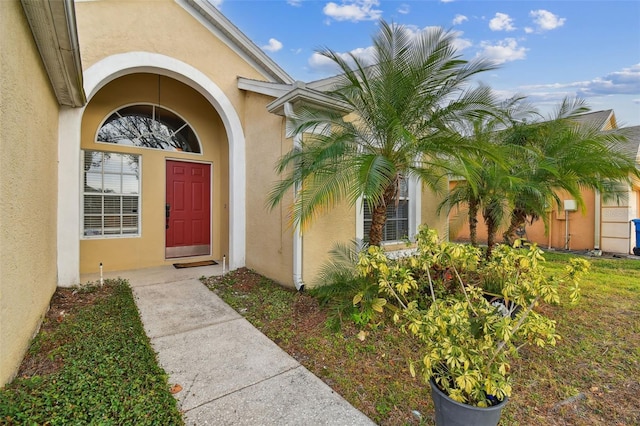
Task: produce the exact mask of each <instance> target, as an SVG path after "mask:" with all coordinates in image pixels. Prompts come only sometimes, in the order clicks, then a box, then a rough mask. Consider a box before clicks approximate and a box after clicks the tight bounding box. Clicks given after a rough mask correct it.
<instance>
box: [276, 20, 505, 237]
mask: <svg viewBox="0 0 640 426" xmlns="http://www.w3.org/2000/svg"><path fill="white" fill-rule="evenodd" d="M455 38H456V35H455V33H453V32H447V31H445V30H442V29H430V30H428V31H423V32H421V33H420V34H417V35H415V34H412V33H411V32H410V31H409V30H408V29H406V28H404V27H402V26H398V25H393V24H388V23H386V22H384V21H381V22H380V30H379V32H378V33H377V34H376V35H375V36H374V38H373V52H374V53H373V61H372V62H373V63H372V65H369V64H367V63H365V62H364V61H363V60H361V59H360V58H358V57H357V56H355V55H353V54H350V56H349V61H347V60H344V59H343V58H342V57H341V56H340V55H339V54H338V53H336V52H334V51H332V50H329V49H326V50H323V51H321V52H320V53H321V54H322V55H324V56H325V57H327V58H329V59H330V60H332V61H333V62H334V63H335V64H336V65H337V66H338V67H339V69H340V71H341V75H340V77H339V83H338V84H337V86H336V88H335V90H333V91H332V92H330V94H331V95H333V96H334V97H335V98H336V99H337V100H339V101H341V102H343V103H344V104H346V105H348V106H349V108H350V109H351V110H352V112H353V114H350V115H349V116H348V117H347V119H345V117H343V116H342V115H341V114H339V113H336V112H331V111H326V110H324V111H323V110H317V109H315V110H314V109H310V108H303V109H301V110H299V111H297V114H296V117H295V119H294V120H293V122H292V123H291V124H293V126H294V132H295V133H296V134H302V135H303V138H302V143H301V145H300V146H299V147H296V148H294V149H293V150H291V151H290V152H289V153H287V154H285V155H284V156H283V157H282V159H281V160H280V161H279V163H278V165H277V168H276V170H277V172H278V173H279V174H280V175H281V178H282V180H281V181H280V182H278V183H277V184H276V185H275V186H274V188H273V189H272V191H271V192H270V194H269V197H268V205H269V206H270V207H271V208H273V207H275V206H276V205H278V204H279V203H280V202H281V201H282V200H283V197H284V196H285V195H286V194H287V193H289V191H290V190H292V189H294V188H295V189H297V196H296V197H295V201H294V203H293V206H292V220H293V223H294V224H296V225H298V224H299V225H302V226H303V227H304V226H305V225H306V224H308V223H309V222H310V221H311V220H312V219H313V218H314V217H315V216H316V215H318V214H320V213H321V212H322V211H325V210H327V209H329V208H331V207H333V206H335V205H336V204H337V203H339V202H342V201H347V202H349V203H350V204H351V205H354V204H355V203H356V201H357V200H358V199H360V198H362V199H364V202H365V203H366V204H367V206H368V208H369V210H370V211H371V215H372V225H371V228H370V233H369V243H370V244H372V245H379V244H380V243H381V241H382V239H383V236H382V233H383V227H384V224H385V222H386V218H387V208H388V207H391V206H393V205H394V204H396V203H397V202H398V193H399V188H400V185H401V184H402V181H403V180H404V179H407V178H409V177H411V176H413V177H417V178H420V179H421V180H422V182H423V183H425V184H428V185H431V186H432V187H436V185H437V184H438V182H441V178H442V177H443V176H444V175H445V174H444V173H443V171H442V170H443V169H444V168H446V167H447V162H446V161H444V159H445V158H453V157H455V156H457V155H459V154H460V153H461V152H464V151H467V150H468V151H474V150H478V147H476V146H475V145H474V144H473V142H472V141H469V140H466V139H463V138H456V137H454V135H453V134H452V133H451V132H450V131H449V129H450V127H451V125H452V124H453V123H455V122H456V121H457V120H460V119H461V118H463V117H473V116H477V115H480V114H481V113H482V111H483V110H484V109H486V108H487V106H489V105H491V104H492V102H493V99H492V95H491V91H490V90H489V89H488V88H486V87H471V86H470V80H471V78H472V77H473V76H475V75H476V74H478V73H481V72H483V71H487V70H490V69H493V68H494V66H493V65H492V64H491V63H489V62H487V61H486V60H474V61H466V60H463V59H461V57H460V56H459V54H458V53H457V51H456V48H455V44H454V42H455Z"/></svg>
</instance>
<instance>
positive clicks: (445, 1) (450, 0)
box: [440, 0, 455, 3]
mask: <svg viewBox="0 0 640 426" xmlns="http://www.w3.org/2000/svg"><path fill="white" fill-rule="evenodd" d="M454 1H455V0H440V3H453V2H454Z"/></svg>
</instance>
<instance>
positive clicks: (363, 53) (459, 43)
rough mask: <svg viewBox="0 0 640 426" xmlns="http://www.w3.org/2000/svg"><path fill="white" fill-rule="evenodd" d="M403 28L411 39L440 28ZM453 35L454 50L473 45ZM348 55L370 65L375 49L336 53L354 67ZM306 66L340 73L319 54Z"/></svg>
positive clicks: (371, 47)
mask: <svg viewBox="0 0 640 426" xmlns="http://www.w3.org/2000/svg"><path fill="white" fill-rule="evenodd" d="M403 27H404V28H405V29H406V30H407V31H408V32H409V34H410V35H411V36H412V37H417V36H418V35H420V34H421V33H423V32H429V31H436V30H439V29H440V27H424V28H419V27H416V26H412V25H403ZM454 33H455V35H456V38H455V39H454V40H453V45H454V47H455V48H456V50H458V51H462V50H464V49H466V48H468V47H471V46H472V45H473V43H472V42H471V41H470V40H468V39H465V38H463V37H462V35H463V34H464V33H463V32H462V31H455V32H454ZM349 53H351V54H353V55H354V56H356V57H357V58H358V59H359V60H360V61H362V63H363V64H364V65H365V66H367V65H371V64H373V63H374V59H375V58H374V54H375V49H374V47H373V46H369V47H364V48H363V47H360V48H357V49H354V50H352V51H350V52H348V53H340V52H338V53H337V54H338V55H339V56H340V57H341V58H342V59H343V60H345V61H346V62H347V63H348V64H350V65H354V64H353V59H352V58H351V57H350V55H349ZM308 65H309V69H310V70H311V71H313V72H316V73H318V74H327V75H330V74H336V73H338V72H340V70H339V69H338V67H337V66H336V65H335V63H334V62H333V61H332V60H330V59H329V58H327V57H326V56H324V55H321V54H319V53H314V54H313V55H311V57H310V58H309V60H308Z"/></svg>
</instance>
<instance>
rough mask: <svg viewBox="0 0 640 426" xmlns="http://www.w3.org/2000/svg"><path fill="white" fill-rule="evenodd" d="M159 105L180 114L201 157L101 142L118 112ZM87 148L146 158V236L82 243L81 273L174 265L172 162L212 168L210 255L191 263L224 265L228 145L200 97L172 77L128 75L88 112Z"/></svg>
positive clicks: (98, 97) (85, 119)
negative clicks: (168, 223)
mask: <svg viewBox="0 0 640 426" xmlns="http://www.w3.org/2000/svg"><path fill="white" fill-rule="evenodd" d="M136 103H148V104H154V105H157V104H160V105H161V106H162V107H164V108H167V109H169V110H171V111H174V112H176V113H177V114H179V115H180V116H181V117H182V118H183V119H184V120H185V121H186V122H187V123H189V125H190V126H191V127H192V129H193V130H194V131H195V132H196V134H197V135H198V138H199V140H200V144H201V146H202V153H201V154H195V153H183V152H176V151H162V150H155V149H148V148H136V147H130V146H125V145H116V144H106V143H99V142H96V141H95V139H96V134H97V131H98V129H99V127H100V125H101V123H102V122H103V121H104V119H106V118H107V117H108V116H109V115H111V114H112V113H113V112H114V111H115V110H117V109H119V108H121V107H123V106H126V105H131V104H136ZM82 149H83V150H84V149H88V150H96V151H110V152H126V153H132V154H138V155H140V156H141V173H142V179H141V184H142V185H141V200H142V205H141V218H140V223H141V235H140V236H134V237H126V238H125V237H123V238H84V239H82V240H81V242H80V272H81V273H90V272H96V271H98V269H99V265H100V263H101V262H102V263H103V267H104V270H105V271H119V270H126V269H137V268H144V267H149V266H155V265H162V264H170V263H174V262H176V259H165V252H164V249H165V210H164V208H165V207H164V206H165V199H166V197H165V195H166V194H165V188H166V185H165V182H166V171H165V170H166V168H165V162H166V160H167V159H174V160H182V161H191V162H200V163H205V164H211V165H212V191H211V194H212V199H211V230H212V239H211V249H212V250H211V256H204V257H191V258H189V260H190V261H197V260H204V259H216V260H221V259H222V257H223V256H226V255H227V254H228V248H229V227H228V223H229V217H228V204H229V167H228V156H229V155H228V142H227V136H226V133H225V131H224V126H223V124H222V122H221V120H220V117H219V115H218V114H217V112H216V111H215V110H214V109H213V107H212V106H211V104H209V103H208V102H207V101H206V100H205V99H204V98H203V97H202V96H201V95H200V94H199V93H197V92H196V91H195V90H193V89H191V88H190V87H188V86H186V85H185V84H182V83H180V82H178V81H176V80H173V79H171V78H168V77H164V76H158V75H155V74H148V73H141V74H129V75H126V76H123V77H120V78H118V79H116V80H114V81H112V82H111V83H109V84H107V85H106V86H104V87H103V88H102V89H101V90H100V91H99V92H98V93H97V94H96V95H95V96H94V97H93V98H92V99H91V102H90V103H89V105H88V106H87V108H86V109H85V112H84V115H83V120H82Z"/></svg>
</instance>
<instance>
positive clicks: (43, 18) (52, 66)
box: [21, 0, 86, 107]
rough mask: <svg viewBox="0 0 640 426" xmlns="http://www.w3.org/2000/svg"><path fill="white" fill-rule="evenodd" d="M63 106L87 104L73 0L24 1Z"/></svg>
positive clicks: (26, 11)
mask: <svg viewBox="0 0 640 426" xmlns="http://www.w3.org/2000/svg"><path fill="white" fill-rule="evenodd" d="M21 1H22V8H23V9H24V12H25V15H26V17H27V20H28V21H29V26H30V27H31V33H32V34H33V38H34V39H35V42H36V45H37V46H38V51H39V52H40V56H41V57H42V62H43V63H44V67H45V69H46V71H47V74H48V75H49V80H50V81H51V85H52V87H53V91H54V93H55V95H56V98H57V99H58V103H60V105H65V106H71V107H80V106H83V105H84V104H85V103H86V96H85V93H84V89H83V82H82V62H81V59H80V48H79V44H78V32H77V29H76V17H75V8H74V5H73V0H45V1H33V0H21Z"/></svg>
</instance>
